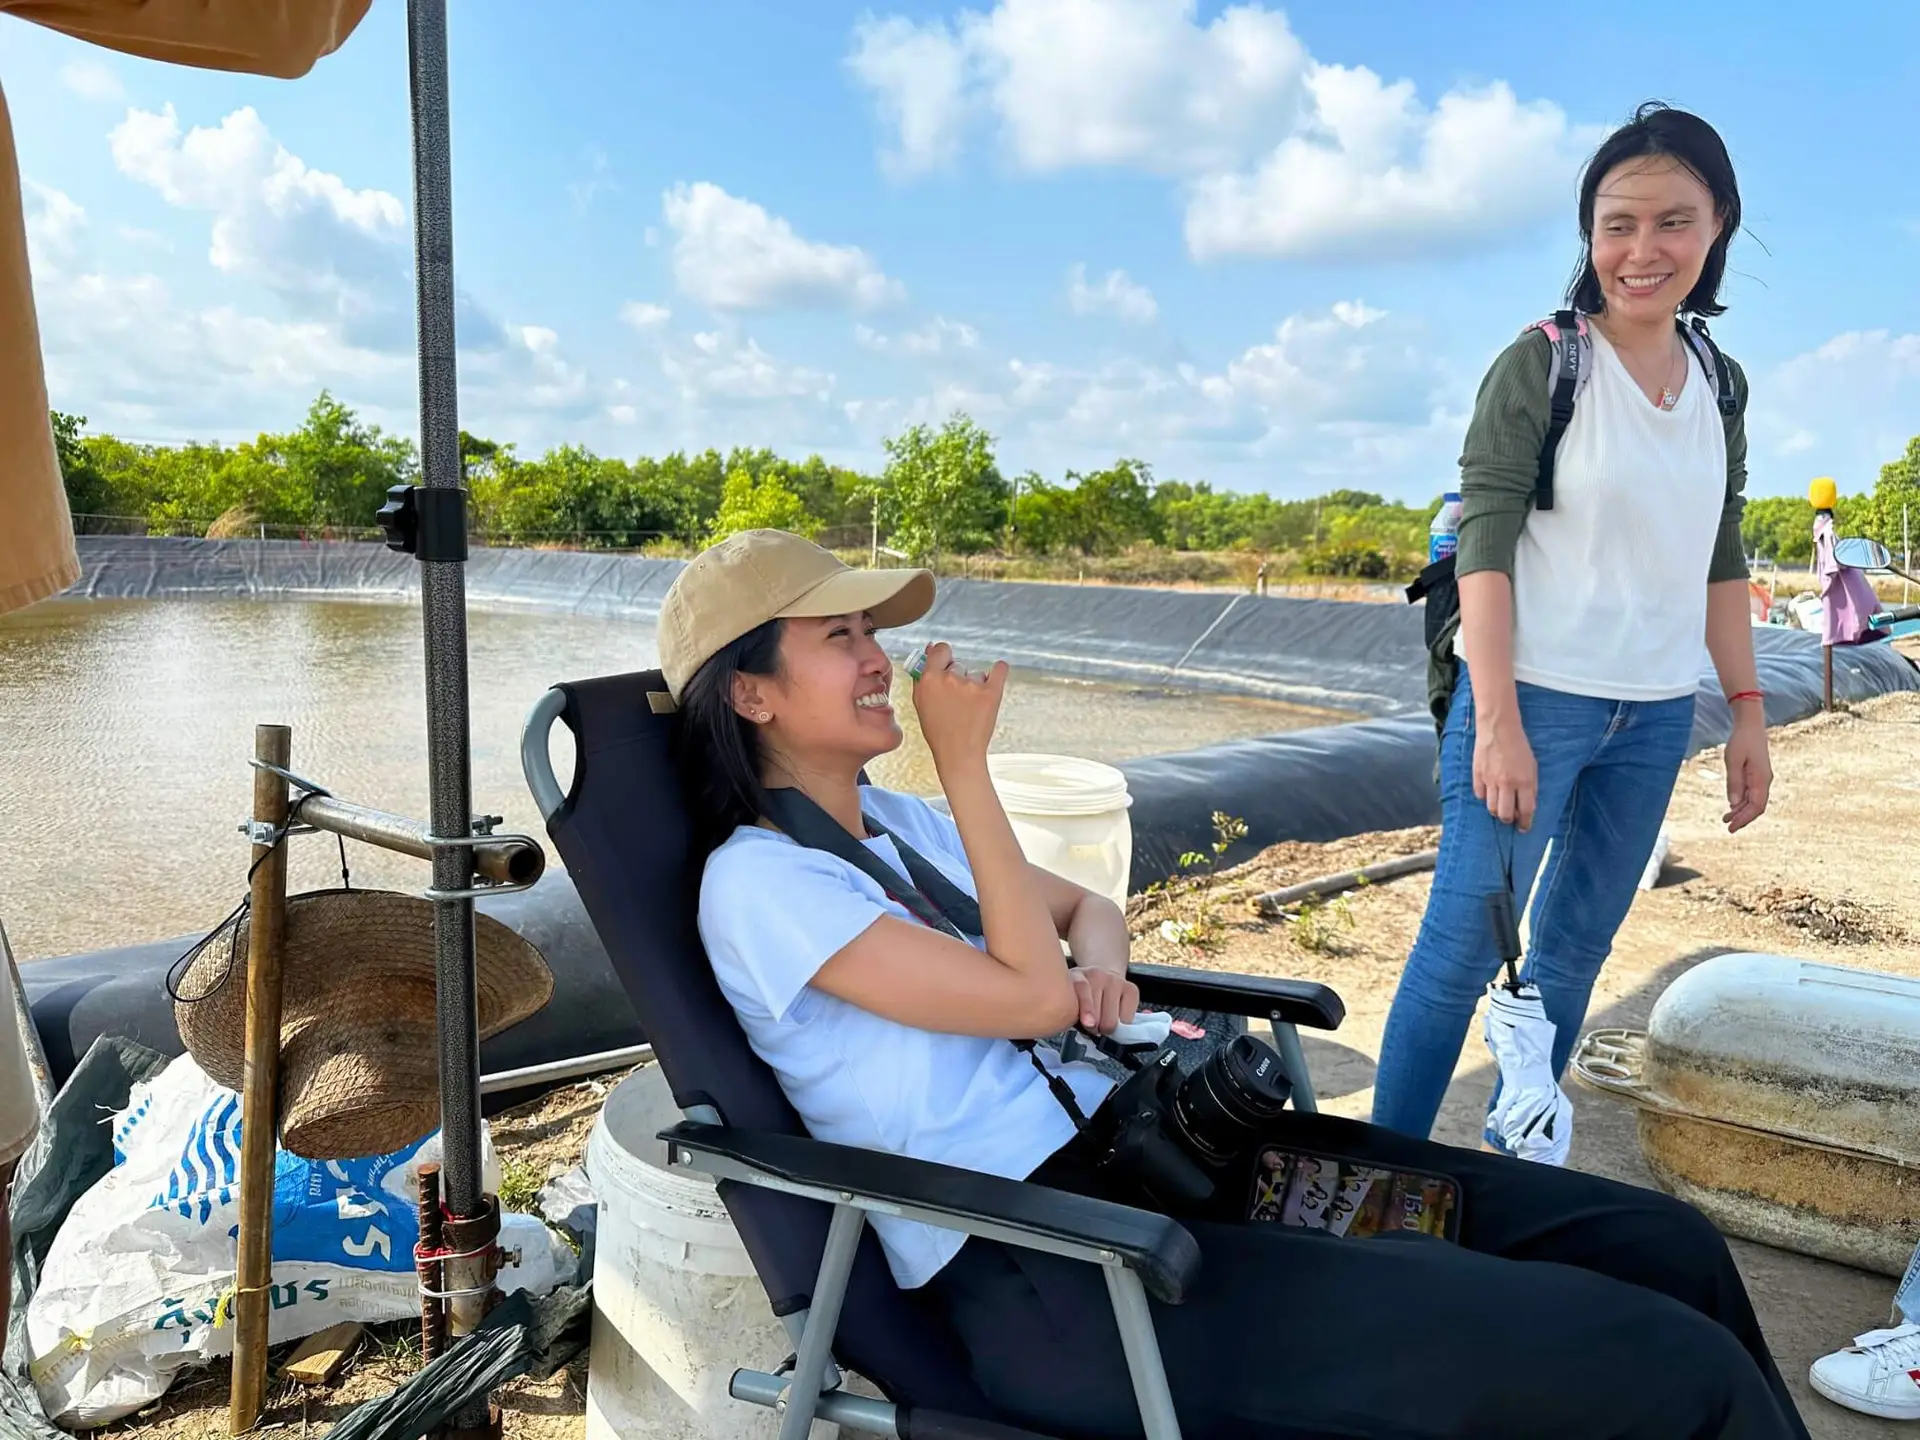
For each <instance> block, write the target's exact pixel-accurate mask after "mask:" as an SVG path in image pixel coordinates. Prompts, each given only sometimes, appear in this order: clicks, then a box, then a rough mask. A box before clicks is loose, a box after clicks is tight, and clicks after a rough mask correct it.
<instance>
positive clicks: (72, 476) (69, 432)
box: [47, 410, 112, 515]
mask: <svg viewBox="0 0 1920 1440" xmlns="http://www.w3.org/2000/svg"><path fill="white" fill-rule="evenodd" d="M47 418H48V419H49V421H51V423H52V425H53V454H54V459H55V460H56V461H58V463H59V465H60V479H61V481H62V482H63V483H64V484H65V486H66V490H67V508H68V509H69V510H71V511H72V512H73V513H74V514H75V515H106V514H110V513H112V512H111V510H110V508H109V507H110V506H111V504H112V487H111V486H110V485H109V484H108V483H107V477H106V476H105V475H103V474H101V472H100V468H99V466H98V465H96V464H95V463H94V458H93V455H92V453H91V452H90V451H89V450H88V449H87V446H86V442H85V441H84V440H83V439H82V438H81V434H80V432H81V431H82V430H84V429H85V428H86V425H87V417H86V416H84V415H66V414H62V413H61V412H60V411H58V410H51V411H49V412H48V413H47Z"/></svg>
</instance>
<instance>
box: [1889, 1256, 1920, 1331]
mask: <svg viewBox="0 0 1920 1440" xmlns="http://www.w3.org/2000/svg"><path fill="white" fill-rule="evenodd" d="M1893 1308H1894V1309H1895V1310H1896V1311H1897V1312H1899V1315H1900V1318H1901V1319H1902V1320H1905V1321H1906V1322H1907V1323H1908V1324H1910V1325H1920V1245H1916V1246H1915V1247H1914V1251H1913V1259H1911V1260H1909V1261H1908V1262H1907V1278H1906V1279H1904V1280H1902V1281H1901V1282H1900V1288H1899V1289H1898V1290H1896V1291H1894V1292H1893Z"/></svg>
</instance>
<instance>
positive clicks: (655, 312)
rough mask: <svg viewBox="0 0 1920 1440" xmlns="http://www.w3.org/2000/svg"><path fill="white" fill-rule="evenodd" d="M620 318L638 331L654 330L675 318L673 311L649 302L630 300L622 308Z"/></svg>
mask: <svg viewBox="0 0 1920 1440" xmlns="http://www.w3.org/2000/svg"><path fill="white" fill-rule="evenodd" d="M620 318H621V319H622V320H624V321H625V322H626V323H627V324H629V325H631V326H632V327H633V328H634V329H636V330H652V329H655V328H656V327H658V326H661V325H664V324H666V323H667V321H669V320H671V319H672V318H673V311H671V310H669V309H668V308H667V307H666V306H664V305H655V304H653V303H652V302H651V301H647V300H629V301H628V302H627V303H626V304H624V305H622V306H621V307H620Z"/></svg>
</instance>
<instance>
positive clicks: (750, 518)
mask: <svg viewBox="0 0 1920 1440" xmlns="http://www.w3.org/2000/svg"><path fill="white" fill-rule="evenodd" d="M742 530H791V531H792V532H793V533H794V534H796V535H804V536H806V537H807V538H808V539H809V540H811V539H812V538H813V537H814V536H815V535H817V534H819V533H820V522H819V521H818V520H816V519H814V518H813V517H812V516H811V515H809V514H808V513H807V507H806V506H804V505H802V504H801V503H800V497H799V496H798V495H795V494H794V493H793V491H791V490H790V489H788V488H787V483H786V480H785V477H784V476H782V475H781V474H780V472H779V470H777V469H771V468H770V469H768V470H767V471H766V473H765V475H764V476H763V478H761V479H759V480H756V479H754V477H753V472H752V471H751V470H748V469H746V468H745V467H742V468H741V469H738V470H735V471H734V472H733V473H732V474H730V475H728V476H727V482H726V484H725V485H724V486H722V487H721V491H720V508H719V511H718V512H717V513H716V514H715V515H714V517H713V528H712V529H711V530H710V531H709V532H708V534H707V541H708V543H709V544H711V543H713V542H714V541H716V540H724V539H726V538H727V536H729V535H733V534H737V533H738V532H740V531H742Z"/></svg>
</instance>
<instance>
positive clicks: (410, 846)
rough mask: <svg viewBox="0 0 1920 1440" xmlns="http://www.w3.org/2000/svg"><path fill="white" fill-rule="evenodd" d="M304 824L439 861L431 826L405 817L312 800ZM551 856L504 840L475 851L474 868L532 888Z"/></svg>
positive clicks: (304, 808)
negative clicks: (430, 831)
mask: <svg viewBox="0 0 1920 1440" xmlns="http://www.w3.org/2000/svg"><path fill="white" fill-rule="evenodd" d="M300 820H301V823H303V824H306V825H311V826H313V828H314V829H316V830H325V831H328V832H330V833H331V834H334V835H344V836H346V837H347V839H349V840H361V841H365V842H366V843H367V844H369V845H378V846H380V847H381V848H382V849H384V850H392V851H394V852H396V853H397V854H401V855H412V856H415V857H417V858H418V859H421V860H431V859H433V852H434V846H433V843H432V841H431V840H429V838H428V833H427V832H428V831H429V830H430V829H431V828H432V827H430V826H426V825H422V824H421V823H420V822H419V821H418V820H413V819H409V818H408V817H407V816H405V815H392V814H389V813H388V812H387V811H385V810H373V809H369V808H368V807H367V806H365V805H355V804H354V803H353V802H352V801H350V800H341V799H338V798H336V797H334V796H331V795H311V796H308V797H307V799H305V800H304V801H302V802H301V804H300ZM546 863H547V861H546V852H544V851H543V850H541V848H540V847H539V846H538V845H536V844H534V843H533V842H532V841H530V840H526V839H521V838H517V837H515V836H511V835H502V836H501V837H500V838H499V839H498V840H493V841H486V842H483V843H481V844H479V845H475V846H474V847H473V867H474V869H476V870H478V871H479V872H480V873H481V874H482V875H484V876H486V877H487V878H488V879H489V880H492V881H494V882H495V883H496V884H501V885H509V884H510V885H531V884H533V882H534V881H536V880H538V879H539V878H540V876H541V874H542V873H543V872H544V871H545V869H546Z"/></svg>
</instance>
